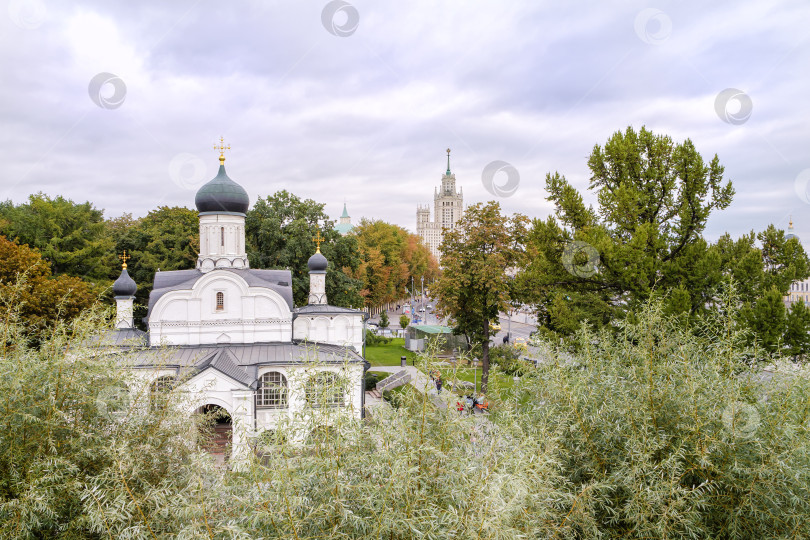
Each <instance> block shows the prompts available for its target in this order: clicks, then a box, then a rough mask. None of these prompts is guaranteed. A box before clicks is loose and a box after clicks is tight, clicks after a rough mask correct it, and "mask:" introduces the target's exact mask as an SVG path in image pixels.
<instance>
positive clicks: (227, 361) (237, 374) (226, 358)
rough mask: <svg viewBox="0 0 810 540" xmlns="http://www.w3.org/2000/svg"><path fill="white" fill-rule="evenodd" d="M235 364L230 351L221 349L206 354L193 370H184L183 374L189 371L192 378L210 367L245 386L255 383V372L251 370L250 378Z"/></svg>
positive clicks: (235, 361)
mask: <svg viewBox="0 0 810 540" xmlns="http://www.w3.org/2000/svg"><path fill="white" fill-rule="evenodd" d="M236 364H237V360H236V359H235V358H234V357H233V355H231V353H230V351H228V349H224V348H223V349H219V350H215V351H214V352H212V353H210V354H208V355H207V356H205V357H204V358H203V359H202V360H201V361H200V362H198V363H197V364H195V365H194V367H193V368H186V369H184V370H183V372H184V373H185V372H187V371H191V372H192V376H193V375H196V374H197V373H200V372H202V371H205V370H206V369H208V368H209V367H210V368H213V369H216V370H217V371H219V372H221V373H224V374H225V375H227V376H228V377H230V378H231V379H234V380H236V381H239V382H240V383H242V384H244V385H245V386H248V387H250V386H253V385H254V383H255V382H256V370H251V371H253V375H252V376H251V375H249V374H248V372H247V371H245V370H244V369H242V368H240V367H239V366H238V365H236Z"/></svg>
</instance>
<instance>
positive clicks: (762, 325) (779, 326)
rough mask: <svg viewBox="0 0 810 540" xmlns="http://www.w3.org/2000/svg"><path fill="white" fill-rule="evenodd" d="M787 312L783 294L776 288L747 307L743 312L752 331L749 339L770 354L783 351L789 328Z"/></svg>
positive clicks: (769, 290) (772, 288)
mask: <svg viewBox="0 0 810 540" xmlns="http://www.w3.org/2000/svg"><path fill="white" fill-rule="evenodd" d="M785 311H786V310H785V303H784V302H783V301H782V294H781V293H780V292H779V290H778V289H777V288H776V287H771V288H770V289H768V290H767V291H766V292H765V294H763V295H762V297H760V298H758V299H757V300H756V301H755V302H753V304H752V305H751V306H745V307H744V309H743V310H742V313H743V315H744V317H745V318H747V319H748V321H747V322H748V327H749V328H750V329H751V330H752V333H751V334H750V336H749V337H750V338H751V340H755V341H757V342H759V344H760V345H761V346H762V348H763V349H765V350H766V351H768V352H769V353H776V352H778V351H779V350H780V349H781V346H782V343H783V340H784V334H785V330H786V328H787V326H786V325H787V318H786V313H785Z"/></svg>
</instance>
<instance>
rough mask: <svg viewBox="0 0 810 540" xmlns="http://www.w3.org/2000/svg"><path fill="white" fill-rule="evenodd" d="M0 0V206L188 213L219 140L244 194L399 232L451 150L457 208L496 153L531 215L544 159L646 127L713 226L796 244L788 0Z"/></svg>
mask: <svg viewBox="0 0 810 540" xmlns="http://www.w3.org/2000/svg"><path fill="white" fill-rule="evenodd" d="M2 3H3V4H4V6H3V7H4V8H5V9H3V10H2V11H0V68H2V84H0V122H2V124H0V125H2V131H0V141H2V142H1V143H0V179H1V180H0V199H12V200H13V201H15V202H21V201H23V200H25V198H26V197H27V196H28V195H29V194H30V193H35V192H38V191H42V192H45V193H47V194H49V195H51V196H55V195H63V196H65V197H69V198H71V199H73V200H74V201H86V200H90V201H92V202H93V203H94V204H95V205H96V207H98V208H102V209H104V211H105V215H106V216H110V217H113V216H118V215H120V214H122V213H124V212H130V213H132V214H134V215H136V216H140V215H144V214H146V213H147V212H148V211H149V210H151V209H154V208H156V207H157V206H160V205H182V206H188V207H193V201H194V193H195V191H196V189H197V188H198V187H199V186H200V185H202V184H203V183H205V182H206V181H207V180H209V179H210V178H212V177H213V176H214V175H215V174H216V167H217V156H218V154H217V153H216V152H215V151H214V150H213V148H212V146H213V145H214V143H215V142H218V141H219V137H220V136H224V137H225V142H226V144H230V145H231V147H232V150H231V151H230V152H228V153H227V163H226V165H227V169H228V174H229V175H230V176H231V178H233V179H234V180H236V181H237V182H239V183H240V184H242V186H244V187H245V189H246V190H247V191H248V193H249V194H250V196H251V199H252V200H254V201H255V200H256V198H257V197H260V196H267V195H269V194H272V193H274V192H275V191H278V190H281V189H286V190H289V191H291V192H293V193H295V194H297V195H299V196H301V197H304V198H313V199H315V200H317V201H319V202H323V203H326V209H327V212H328V213H329V214H330V215H331V216H332V217H333V218H334V219H337V217H338V216H339V215H340V212H341V210H342V204H343V201H344V199H345V200H346V201H347V202H348V208H349V212H350V214H351V215H352V218H353V221H355V222H357V221H358V220H359V218H361V217H367V218H378V219H384V220H386V221H390V222H393V223H397V224H399V225H402V226H404V227H406V228H408V229H411V230H414V229H415V210H416V206H417V204H420V203H421V204H426V203H432V196H433V189H434V187H435V186H437V185H439V183H440V180H441V174H442V172H443V171H444V169H445V158H446V154H445V149H446V148H448V147H450V148H451V149H452V157H451V160H452V163H451V166H452V169H453V172H455V173H456V177H457V180H458V183H459V184H460V185H461V186H462V187H463V190H464V197H465V203H468V204H469V203H473V202H479V201H485V200H490V199H493V198H496V196H495V195H492V194H490V192H488V191H487V189H486V188H485V186H484V182H483V180H482V172H483V171H484V169H485V167H486V166H487V165H488V164H489V163H491V162H493V161H496V160H499V161H503V162H506V163H508V164H511V165H512V166H513V167H514V170H515V171H517V173H518V174H519V185H518V186H517V189H516V191H515V192H514V194H512V195H511V196H508V197H507V196H503V195H501V196H499V197H497V199H498V200H499V201H500V202H501V204H502V205H503V207H504V209H505V210H506V211H508V212H522V213H524V214H527V215H529V216H531V217H545V216H546V215H548V213H549V212H550V211H551V205H550V204H549V203H548V202H547V201H546V200H545V197H546V193H545V191H544V189H543V186H544V178H545V175H546V173H547V172H550V171H559V172H560V173H561V174H564V175H565V176H566V177H567V178H568V179H569V180H570V181H571V182H572V183H573V184H574V185H575V186H577V187H579V188H580V189H583V190H584V189H585V187H586V186H587V183H588V177H589V174H588V170H587V167H586V161H587V156H588V154H589V153H590V151H591V150H592V148H593V146H594V145H595V144H603V143H604V142H605V141H606V140H607V138H608V137H609V136H610V135H611V134H612V133H614V132H615V131H617V130H623V129H625V128H626V127H627V126H628V125H632V126H633V127H635V128H636V129H638V128H640V127H641V126H642V125H646V126H647V127H648V128H650V129H652V130H653V131H655V132H660V133H666V134H669V135H670V136H671V137H673V139H675V140H676V141H682V140H684V139H686V138H691V139H692V141H693V142H694V143H695V145H696V147H697V149H698V151H700V152H701V153H702V154H703V155H704V157H705V158H707V159H710V158H711V157H712V156H713V155H714V154H715V153H716V154H717V155H718V156H719V158H720V161H721V163H722V164H723V165H724V166H725V171H726V177H727V178H728V179H730V180H731V181H732V182H733V184H734V186H735V188H736V190H737V195H736V197H735V200H734V202H733V203H732V206H731V207H730V208H729V209H728V210H726V211H724V212H721V213H719V214H716V215H715V216H714V217H713V218H712V219H711V221H710V223H709V228H708V230H707V231H706V235H707V236H708V237H709V238H711V239H715V238H716V237H717V236H719V235H720V234H722V233H724V232H726V231H728V232H730V233H731V234H732V235H734V236H738V235H740V234H743V233H745V232H748V231H750V230H751V229H755V230H761V229H763V228H765V227H766V226H767V225H768V224H769V223H774V224H776V225H777V226H780V227H783V228H786V227H787V222H788V216H789V215H791V214H792V215H793V217H794V222H795V227H796V231H797V233H798V234H799V235H800V236H801V235H803V236H804V237H805V238H809V239H810V212H808V209H810V188H808V181H810V38H808V36H810V33H808V31H807V28H808V27H810V3H808V2H806V1H805V0H799V1H795V2H761V1H759V0H753V1H735V2H722V3H721V2H712V3H708V2H694V3H692V2H689V3H687V2H674V1H673V2H667V1H661V2H656V3H652V2H646V1H640V2H633V1H624V2H546V1H543V2H541V1H537V0H525V1H513V2H508V1H504V2H492V1H486V2H485V1H460V0H458V1H437V0H409V1H407V2H393V1H383V0H376V1H371V0H351V3H348V2H344V1H342V0H333V1H331V2H328V1H326V0H282V1H270V0H262V1H258V0H256V1H234V2H213V1H208V0H172V1H171V2H157V1H153V2H150V1H138V2H109V1H77V2H70V3H67V2H59V3H57V2H55V1H48V0H10V1H8V0H3V2H2ZM726 89H732V90H729V91H727V92H725V93H723V91H724V90H726ZM507 180H508V178H507V175H506V174H505V173H500V174H498V175H496V176H495V177H494V183H495V187H496V188H497V187H498V186H501V187H503V186H504V184H505V183H506V182H507ZM586 200H589V201H593V197H586Z"/></svg>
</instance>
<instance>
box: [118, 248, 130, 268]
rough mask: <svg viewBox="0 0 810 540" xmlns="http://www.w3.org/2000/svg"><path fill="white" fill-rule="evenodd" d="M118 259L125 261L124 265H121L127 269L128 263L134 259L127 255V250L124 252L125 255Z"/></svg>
mask: <svg viewBox="0 0 810 540" xmlns="http://www.w3.org/2000/svg"><path fill="white" fill-rule="evenodd" d="M118 258H119V259H121V260H122V261H124V263H123V264H122V265H121V268H126V267H127V261H128V260H130V259H131V258H132V257H130V256H129V255H127V250H124V254H123V255H119V256H118Z"/></svg>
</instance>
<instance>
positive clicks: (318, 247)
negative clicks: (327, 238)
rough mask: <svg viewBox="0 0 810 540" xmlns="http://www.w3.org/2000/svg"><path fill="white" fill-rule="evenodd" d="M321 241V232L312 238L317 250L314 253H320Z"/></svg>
mask: <svg viewBox="0 0 810 540" xmlns="http://www.w3.org/2000/svg"><path fill="white" fill-rule="evenodd" d="M323 240H324V239H323V238H321V231H318V232H316V233H315V236H313V237H312V241H313V242H315V244H316V246H317V250H316V251H315V253H320V252H321V242H323Z"/></svg>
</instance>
